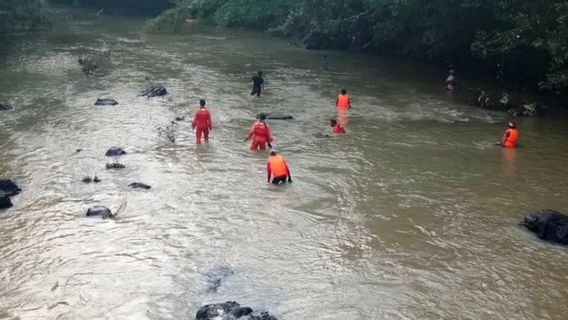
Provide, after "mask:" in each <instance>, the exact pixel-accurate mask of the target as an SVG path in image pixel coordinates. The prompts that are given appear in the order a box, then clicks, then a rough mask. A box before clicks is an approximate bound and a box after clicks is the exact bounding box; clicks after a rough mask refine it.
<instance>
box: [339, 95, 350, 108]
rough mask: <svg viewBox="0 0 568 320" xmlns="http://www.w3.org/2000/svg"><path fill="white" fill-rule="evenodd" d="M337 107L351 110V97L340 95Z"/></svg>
mask: <svg viewBox="0 0 568 320" xmlns="http://www.w3.org/2000/svg"><path fill="white" fill-rule="evenodd" d="M337 107H338V108H349V95H348V94H340V95H338V96H337Z"/></svg>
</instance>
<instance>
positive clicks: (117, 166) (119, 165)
mask: <svg viewBox="0 0 568 320" xmlns="http://www.w3.org/2000/svg"><path fill="white" fill-rule="evenodd" d="M106 168H107V169H124V168H126V166H125V165H123V164H122V163H117V162H115V163H107V164H106Z"/></svg>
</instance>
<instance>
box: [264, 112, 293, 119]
mask: <svg viewBox="0 0 568 320" xmlns="http://www.w3.org/2000/svg"><path fill="white" fill-rule="evenodd" d="M261 114H262V113H259V114H257V115H256V118H257V119H259V118H260V115H261ZM264 115H266V119H271V120H294V117H293V116H292V115H289V114H282V113H264Z"/></svg>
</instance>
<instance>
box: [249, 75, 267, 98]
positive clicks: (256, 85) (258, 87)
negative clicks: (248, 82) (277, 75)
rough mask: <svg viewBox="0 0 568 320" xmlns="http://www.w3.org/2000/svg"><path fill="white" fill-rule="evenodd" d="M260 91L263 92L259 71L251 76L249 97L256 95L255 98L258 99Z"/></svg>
mask: <svg viewBox="0 0 568 320" xmlns="http://www.w3.org/2000/svg"><path fill="white" fill-rule="evenodd" d="M262 90H264V79H263V78H262V71H259V72H258V73H257V75H255V76H252V92H251V93H250V95H251V96H254V95H255V94H256V96H257V97H260V94H261V93H262Z"/></svg>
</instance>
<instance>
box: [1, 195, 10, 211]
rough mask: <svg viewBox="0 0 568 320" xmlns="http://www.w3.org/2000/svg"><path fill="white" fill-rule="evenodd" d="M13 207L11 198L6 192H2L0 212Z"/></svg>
mask: <svg viewBox="0 0 568 320" xmlns="http://www.w3.org/2000/svg"><path fill="white" fill-rule="evenodd" d="M10 207H12V201H11V200H10V197H9V196H8V195H7V194H6V193H5V192H4V191H0V210H2V209H8V208H10Z"/></svg>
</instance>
